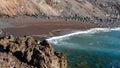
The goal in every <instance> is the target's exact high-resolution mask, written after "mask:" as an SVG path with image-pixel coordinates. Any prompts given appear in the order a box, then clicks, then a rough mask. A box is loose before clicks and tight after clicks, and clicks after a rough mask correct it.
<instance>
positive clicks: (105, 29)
mask: <svg viewBox="0 0 120 68" xmlns="http://www.w3.org/2000/svg"><path fill="white" fill-rule="evenodd" d="M109 31H120V27H119V28H92V29H89V30H85V31H77V32H74V33H70V34H66V35H62V36H56V37H52V38H49V39H47V40H48V41H50V40H55V39H61V38H66V37H70V36H74V35H79V34H95V33H99V32H109Z"/></svg>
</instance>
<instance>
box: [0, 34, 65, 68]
mask: <svg viewBox="0 0 120 68" xmlns="http://www.w3.org/2000/svg"><path fill="white" fill-rule="evenodd" d="M0 51H1V52H0V57H1V58H0V63H2V64H0V65H1V66H2V67H3V68H10V67H11V68H21V67H22V68H35V67H37V68H67V60H66V57H65V55H64V54H62V53H57V52H54V50H53V48H52V46H51V45H50V44H49V43H48V42H47V41H46V40H44V41H43V42H39V41H37V40H35V39H33V38H32V37H17V38H14V37H13V36H6V37H1V38H0ZM2 57H3V58H2Z"/></svg>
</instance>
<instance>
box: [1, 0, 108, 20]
mask: <svg viewBox="0 0 120 68" xmlns="http://www.w3.org/2000/svg"><path fill="white" fill-rule="evenodd" d="M0 13H1V15H2V14H5V15H9V16H14V15H25V14H26V15H39V14H45V15H47V16H75V15H78V16H84V17H91V16H95V17H99V18H107V16H106V14H107V13H106V12H104V11H102V10H100V9H99V8H98V7H96V6H94V5H92V4H91V2H88V1H87V0H85V1H83V0H0Z"/></svg>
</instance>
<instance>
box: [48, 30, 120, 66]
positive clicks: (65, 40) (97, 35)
mask: <svg viewBox="0 0 120 68" xmlns="http://www.w3.org/2000/svg"><path fill="white" fill-rule="evenodd" d="M48 41H49V42H50V43H51V44H52V45H53V47H54V48H55V50H56V51H60V52H63V53H64V54H66V55H67V59H68V68H112V66H113V67H114V68H120V28H114V29H109V28H95V29H90V30H86V31H78V32H75V33H71V34H67V35H64V36H59V37H53V38H50V39H48Z"/></svg>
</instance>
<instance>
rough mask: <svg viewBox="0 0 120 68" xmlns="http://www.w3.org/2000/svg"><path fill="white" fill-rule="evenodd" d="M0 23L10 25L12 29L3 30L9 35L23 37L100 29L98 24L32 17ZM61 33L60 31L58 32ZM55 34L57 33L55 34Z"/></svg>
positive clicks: (10, 19)
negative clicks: (62, 31)
mask: <svg viewBox="0 0 120 68" xmlns="http://www.w3.org/2000/svg"><path fill="white" fill-rule="evenodd" d="M0 22H2V23H5V24H9V25H11V26H12V27H8V26H6V27H4V28H2V30H3V31H4V33H5V34H7V35H14V36H23V35H34V36H37V35H38V36H40V35H42V36H43V35H44V36H45V35H48V34H50V32H53V31H56V30H64V32H65V30H66V29H67V30H66V31H70V30H82V29H89V28H96V27H100V26H98V25H97V24H91V23H82V22H72V21H71V22H69V21H67V22H66V21H52V20H41V19H39V18H31V17H22V18H21V17H20V18H19V17H18V18H14V19H13V18H7V19H4V18H0ZM57 32H60V31H57ZM54 33H55V32H54ZM55 34H56V33H55Z"/></svg>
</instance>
